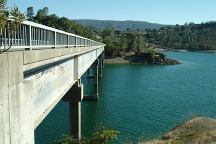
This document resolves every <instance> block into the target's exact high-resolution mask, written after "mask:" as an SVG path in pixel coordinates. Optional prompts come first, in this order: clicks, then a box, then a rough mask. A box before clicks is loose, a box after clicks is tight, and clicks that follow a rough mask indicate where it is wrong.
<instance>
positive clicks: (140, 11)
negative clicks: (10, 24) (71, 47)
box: [8, 0, 216, 24]
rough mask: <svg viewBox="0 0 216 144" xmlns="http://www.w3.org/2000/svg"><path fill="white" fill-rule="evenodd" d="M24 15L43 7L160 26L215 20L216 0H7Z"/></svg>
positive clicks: (74, 15) (74, 14)
mask: <svg viewBox="0 0 216 144" xmlns="http://www.w3.org/2000/svg"><path fill="white" fill-rule="evenodd" d="M14 4H15V5H16V6H18V8H19V9H20V10H21V11H22V12H26V9H27V7H29V6H33V7H34V10H35V13H36V12H37V10H38V9H41V8H43V7H48V8H49V14H53V13H55V14H56V15H58V16H64V17H67V18H70V19H99V20H136V21H148V22H153V23H160V24H184V23H186V22H194V23H201V22H207V21H213V20H216V0H8V7H9V8H10V7H13V6H14Z"/></svg>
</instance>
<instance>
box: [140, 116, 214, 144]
mask: <svg viewBox="0 0 216 144" xmlns="http://www.w3.org/2000/svg"><path fill="white" fill-rule="evenodd" d="M140 144H216V120H215V119H209V118H204V117H198V118H194V119H192V120H190V121H187V122H185V123H183V124H182V125H179V126H177V127H176V128H174V129H173V130H171V131H170V132H168V133H167V134H165V135H164V136H162V137H161V138H160V139H158V140H152V141H149V142H140Z"/></svg>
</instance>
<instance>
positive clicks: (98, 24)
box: [75, 19, 166, 31]
mask: <svg viewBox="0 0 216 144" xmlns="http://www.w3.org/2000/svg"><path fill="white" fill-rule="evenodd" d="M75 21H76V22H77V23H79V24H82V25H84V26H90V27H94V28H96V29H98V30H104V29H105V28H114V29H115V30H119V31H126V30H127V29H128V28H129V29H130V30H131V31H136V30H138V29H139V30H140V31H143V30H145V29H160V28H161V27H164V26H166V25H162V24H156V23H149V22H145V21H130V20H128V21H112V20H90V19H80V20H75Z"/></svg>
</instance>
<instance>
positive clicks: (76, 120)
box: [69, 102, 81, 140]
mask: <svg viewBox="0 0 216 144" xmlns="http://www.w3.org/2000/svg"><path fill="white" fill-rule="evenodd" d="M69 113H70V114H69V115H70V129H71V130H70V131H71V135H72V136H74V138H77V139H79V140H80V139H81V102H69Z"/></svg>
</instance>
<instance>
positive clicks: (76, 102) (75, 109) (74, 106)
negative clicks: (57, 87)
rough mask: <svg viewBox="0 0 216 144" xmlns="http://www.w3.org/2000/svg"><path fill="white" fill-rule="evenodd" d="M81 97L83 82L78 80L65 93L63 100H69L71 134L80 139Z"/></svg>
mask: <svg viewBox="0 0 216 144" xmlns="http://www.w3.org/2000/svg"><path fill="white" fill-rule="evenodd" d="M82 99H83V84H81V80H78V81H77V82H76V83H75V84H74V85H73V87H72V88H71V89H70V90H69V91H68V92H67V93H66V95H65V96H64V98H63V100H64V101H68V102H69V116H70V128H71V130H70V131H71V135H72V136H73V137H74V138H77V139H78V140H80V139H81V101H82Z"/></svg>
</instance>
